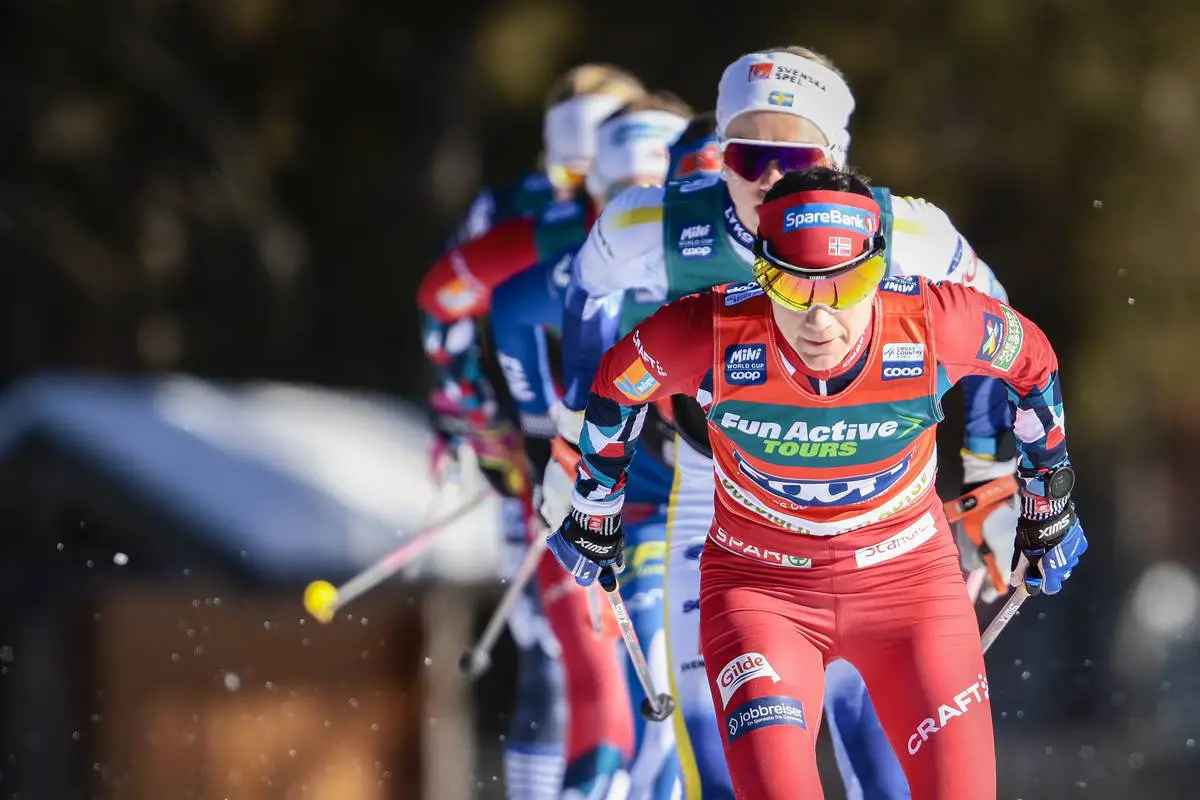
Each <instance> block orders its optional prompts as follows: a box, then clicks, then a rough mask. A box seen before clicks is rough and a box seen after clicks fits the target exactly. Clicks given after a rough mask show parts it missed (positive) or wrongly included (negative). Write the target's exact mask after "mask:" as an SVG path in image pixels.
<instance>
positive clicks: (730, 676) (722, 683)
mask: <svg viewBox="0 0 1200 800" xmlns="http://www.w3.org/2000/svg"><path fill="white" fill-rule="evenodd" d="M755 678H770V679H771V681H772V683H779V673H778V672H776V671H775V668H774V667H772V666H771V662H770V661H767V657H766V656H764V655H763V654H762V653H742V654H741V655H740V656H738V657H737V658H735V659H733V660H732V661H730V662H729V663H728V664H726V665H725V668H724V669H722V670H721V673H720V674H719V675H717V688H718V689H719V690H720V691H721V708H729V701H730V700H731V699H732V698H733V693H734V692H736V691H737V690H738V688H739V687H740V686H742V684H745V683H749V682H750V681H752V680H754V679H755Z"/></svg>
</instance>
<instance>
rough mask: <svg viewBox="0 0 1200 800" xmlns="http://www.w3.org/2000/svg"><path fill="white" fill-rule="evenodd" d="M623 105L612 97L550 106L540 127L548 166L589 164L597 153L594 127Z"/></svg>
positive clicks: (583, 97) (586, 97)
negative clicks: (580, 162)
mask: <svg viewBox="0 0 1200 800" xmlns="http://www.w3.org/2000/svg"><path fill="white" fill-rule="evenodd" d="M624 102H625V101H624V100H622V99H621V98H619V97H614V96H613V95H611V94H585V95H581V96H579V97H572V98H571V99H570V100H564V101H563V102H561V103H559V104H557V105H555V106H553V107H552V108H551V109H550V110H549V111H547V112H546V121H545V124H544V125H543V127H542V138H543V139H544V144H545V146H546V160H547V162H548V163H551V164H567V163H571V162H578V161H589V160H591V158H592V157H593V156H594V155H595V153H596V127H597V126H598V125H599V124H600V123H601V121H603V120H604V118H605V117H607V116H608V115H609V114H611V113H612V112H614V111H616V110H617V109H618V108H620V107H621V105H622V104H623V103H624Z"/></svg>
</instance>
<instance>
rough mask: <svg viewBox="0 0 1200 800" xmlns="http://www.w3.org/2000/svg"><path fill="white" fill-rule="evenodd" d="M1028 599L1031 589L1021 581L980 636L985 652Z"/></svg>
mask: <svg viewBox="0 0 1200 800" xmlns="http://www.w3.org/2000/svg"><path fill="white" fill-rule="evenodd" d="M1022 558H1024V556H1022ZM1028 599H1029V590H1028V589H1026V588H1025V581H1021V585H1020V586H1018V587H1017V588H1016V589H1014V590H1013V593H1012V594H1011V595H1009V597H1008V600H1006V601H1005V603H1004V607H1003V608H1001V609H1000V611H999V613H997V614H996V616H995V617H993V618H992V621H991V622H989V623H988V626H987V628H985V629H984V631H983V635H982V636H980V637H979V640H980V642H981V643H982V644H983V652H984V653H987V651H988V648H989V647H991V646H992V643H993V642H995V641H996V638H997V637H998V636H999V635H1000V632H1001V631H1003V630H1004V628H1005V627H1006V626H1007V625H1008V623H1010V622H1012V618H1013V617H1015V616H1016V615H1017V612H1018V611H1020V610H1021V604H1022V603H1024V602H1025V601H1026V600H1028Z"/></svg>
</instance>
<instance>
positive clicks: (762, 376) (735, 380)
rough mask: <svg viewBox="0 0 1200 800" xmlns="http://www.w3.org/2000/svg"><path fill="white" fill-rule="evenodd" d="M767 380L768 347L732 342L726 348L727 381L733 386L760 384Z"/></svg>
mask: <svg viewBox="0 0 1200 800" xmlns="http://www.w3.org/2000/svg"><path fill="white" fill-rule="evenodd" d="M766 380H767V347H766V345H763V344H731V345H730V346H729V347H727V348H725V382H726V383H728V384H730V385H732V386H759V385H761V384H763V383H766Z"/></svg>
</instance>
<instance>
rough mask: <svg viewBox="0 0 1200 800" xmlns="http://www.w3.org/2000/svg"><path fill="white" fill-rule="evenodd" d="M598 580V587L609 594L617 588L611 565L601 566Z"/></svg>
mask: <svg viewBox="0 0 1200 800" xmlns="http://www.w3.org/2000/svg"><path fill="white" fill-rule="evenodd" d="M598 580H599V581H600V587H601V588H602V589H604V591H606V592H608V593H609V594H612V593H613V592H615V591H616V590H617V573H615V572H613V568H612V567H602V568H601V569H600V577H599V579H598Z"/></svg>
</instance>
